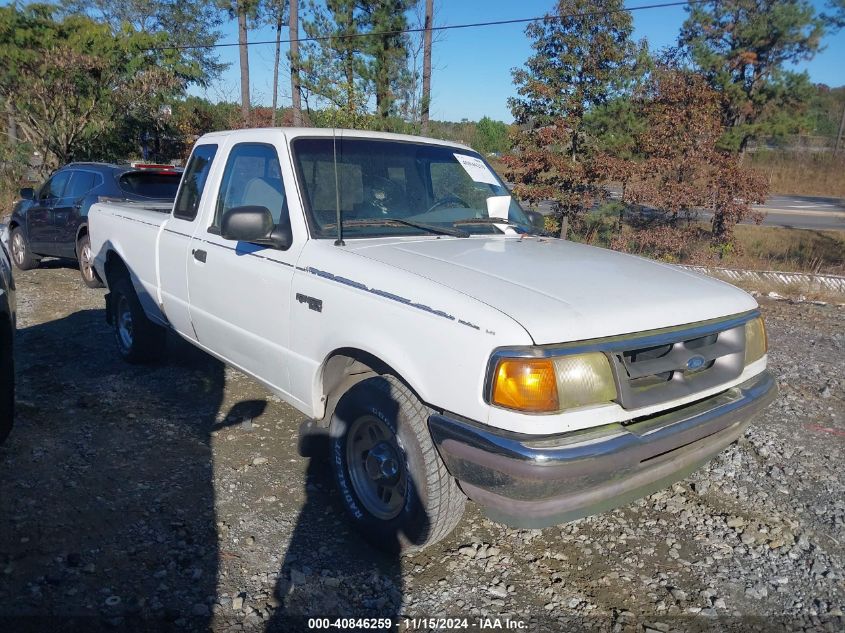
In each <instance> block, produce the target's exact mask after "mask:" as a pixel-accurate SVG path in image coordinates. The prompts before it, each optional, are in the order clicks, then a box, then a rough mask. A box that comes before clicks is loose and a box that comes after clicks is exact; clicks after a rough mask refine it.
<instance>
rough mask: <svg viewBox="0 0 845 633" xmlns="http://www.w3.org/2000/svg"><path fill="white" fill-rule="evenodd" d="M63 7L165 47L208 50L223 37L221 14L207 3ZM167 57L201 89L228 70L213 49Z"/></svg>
mask: <svg viewBox="0 0 845 633" xmlns="http://www.w3.org/2000/svg"><path fill="white" fill-rule="evenodd" d="M63 6H64V9H65V11H66V12H68V13H77V14H79V15H87V16H88V17H90V18H92V19H94V20H97V21H100V22H106V23H107V24H109V25H110V26H111V29H112V31H113V32H114V33H119V32H121V31H122V30H124V29H130V30H132V31H136V32H139V33H148V34H151V35H161V36H162V37H161V43H162V44H164V43H168V44H172V45H175V46H196V47H205V46H209V45H211V44H214V43H216V42H217V40H218V39H219V37H220V33H219V31H218V30H217V29H218V27H219V26H220V24H221V22H222V14H221V12H220V11H219V10H218V8H217V6H216V5H215V4H214V3H213V2H207V1H206V0H64V3H63ZM166 54H167V56H168V57H169V60H168V63H169V65H170V67H171V69H172V70H173V71H174V72H175V73H176V74H177V75H178V76H180V77H181V78H183V79H185V80H187V81H189V82H192V83H196V84H198V85H201V86H207V85H208V84H209V83H211V82H212V81H214V79H216V78H217V77H219V76H220V73H221V72H222V71H223V70H225V69H226V67H227V64H223V63H221V62H220V59H219V56H218V55H217V52H216V49H214V48H185V49H171V50H169V51H166Z"/></svg>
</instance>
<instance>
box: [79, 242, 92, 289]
mask: <svg viewBox="0 0 845 633" xmlns="http://www.w3.org/2000/svg"><path fill="white" fill-rule="evenodd" d="M79 267H80V269H81V270H82V276H83V277H85V279H87V280H89V281H90V280H92V279H93V278H94V268H93V267H92V266H91V244H90V243H88V242H86V243H85V244H83V246H82V250H81V251H80V252H79Z"/></svg>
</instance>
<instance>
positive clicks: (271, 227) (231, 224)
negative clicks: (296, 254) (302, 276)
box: [220, 206, 293, 251]
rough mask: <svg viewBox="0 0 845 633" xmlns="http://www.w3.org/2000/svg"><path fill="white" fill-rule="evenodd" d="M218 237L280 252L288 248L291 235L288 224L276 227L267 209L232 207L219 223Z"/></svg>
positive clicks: (291, 240)
mask: <svg viewBox="0 0 845 633" xmlns="http://www.w3.org/2000/svg"><path fill="white" fill-rule="evenodd" d="M220 235H221V236H222V237H223V239H224V240H234V241H237V242H251V243H253V244H260V245H262V246H269V247H270V248H276V249H279V250H281V251H284V250H287V249H289V248H290V245H291V243H292V242H293V234H292V233H291V230H290V224H285V225H277V224H275V223H274V222H273V216H272V215H271V214H270V210H269V209H268V208H267V207H258V206H244V207H233V208H231V209H229V210H228V211H227V212H226V215H224V216H223V219H222V220H221V222H220Z"/></svg>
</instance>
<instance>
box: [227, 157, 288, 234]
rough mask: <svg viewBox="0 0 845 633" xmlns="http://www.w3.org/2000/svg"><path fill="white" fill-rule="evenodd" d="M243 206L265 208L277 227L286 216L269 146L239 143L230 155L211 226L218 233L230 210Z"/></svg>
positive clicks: (282, 190)
mask: <svg viewBox="0 0 845 633" xmlns="http://www.w3.org/2000/svg"><path fill="white" fill-rule="evenodd" d="M244 206H257V207H266V208H267V209H269V210H270V214H271V215H272V216H273V222H274V223H276V224H279V222H280V221H281V219H282V217H283V216H287V205H286V204H285V188H284V185H283V184H282V169H281V165H280V164H279V155H278V153H277V152H276V148H275V147H273V146H272V145H265V144H263V143H239V144H237V145H235V146H234V147H233V148H232V151H231V152H229V158H228V159H227V160H226V168H225V169H224V170H223V180H222V182H221V183H220V195H219V196H218V198H217V207H216V209H215V212H214V223H213V225H212V226H213V227H214V228H218V229H219V228H220V222H221V220H222V218H223V216H224V215H225V214H226V212H227V211H229V209H232V208H234V207H244Z"/></svg>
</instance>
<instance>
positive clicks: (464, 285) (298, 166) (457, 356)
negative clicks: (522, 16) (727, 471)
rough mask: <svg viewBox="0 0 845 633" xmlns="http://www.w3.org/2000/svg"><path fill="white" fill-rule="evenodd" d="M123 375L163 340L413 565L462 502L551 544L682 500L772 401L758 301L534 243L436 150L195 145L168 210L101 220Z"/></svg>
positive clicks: (600, 255) (232, 139) (470, 164)
mask: <svg viewBox="0 0 845 633" xmlns="http://www.w3.org/2000/svg"><path fill="white" fill-rule="evenodd" d="M90 235H91V244H92V248H93V252H94V253H95V267H96V271H97V273H98V275H99V276H100V277H101V278H102V280H103V281H104V282H105V283H106V284H107V285H108V288H109V294H108V295H107V315H108V319H109V321H110V323H111V324H112V325H113V327H114V332H115V338H116V341H117V345H118V349H119V350H120V353H121V354H122V355H123V356H124V357H125V358H126V360H128V361H130V362H143V361H149V360H152V359H153V358H154V357H155V356H157V355H158V354H159V353H160V352H161V350H162V348H163V345H164V340H165V333H166V330H168V329H170V330H173V331H175V332H176V333H177V334H179V335H180V336H182V337H184V338H185V339H187V340H188V341H190V342H191V343H193V344H195V345H196V346H198V347H200V348H202V349H204V350H206V351H207V352H208V353H210V354H212V355H213V356H216V357H217V358H219V359H221V360H223V361H224V362H226V363H228V364H230V365H232V366H234V367H237V368H238V369H240V370H241V371H243V372H245V373H247V374H249V375H251V376H253V377H254V378H255V379H256V380H258V381H260V382H261V383H263V384H264V385H266V387H267V388H268V389H269V390H270V391H271V392H273V393H275V394H276V395H278V396H279V397H281V398H283V399H284V400H285V401H286V402H288V403H290V404H291V405H293V406H294V407H296V408H297V409H298V410H300V411H301V412H302V413H303V414H304V415H305V416H307V417H308V418H309V419H310V420H313V425H314V426H315V427H317V428H320V429H324V430H325V432H326V434H327V436H328V442H329V446H330V454H331V461H332V463H333V466H334V471H335V475H336V481H337V484H338V487H339V490H340V492H341V494H340V497H341V498H342V500H343V503H344V505H345V506H346V509H347V510H348V512H349V514H350V516H351V517H352V519H353V521H354V522H355V523H356V524H357V525H358V526H359V527H360V528H361V529H362V532H363V533H364V534H366V535H367V536H369V537H370V538H372V539H373V540H374V541H376V542H380V543H381V544H389V543H393V544H397V543H398V545H397V546H399V547H405V548H419V547H423V546H425V545H428V544H430V543H433V542H435V541H437V540H439V539H441V538H443V537H444V536H445V535H447V534H448V533H449V532H450V531H451V530H452V528H453V527H454V526H455V525H456V524H457V522H458V521H459V519H460V517H461V514H462V512H463V509H464V504H465V501H466V498H467V497H468V498H469V499H471V500H472V501H474V502H476V503H478V504H480V505H481V506H482V507H483V508H484V509H485V511H486V512H487V513H488V515H489V516H491V517H492V518H494V519H495V520H499V521H502V522H504V523H508V524H511V525H516V526H529V527H539V526H543V525H550V524H554V523H558V522H563V521H568V520H571V519H574V518H577V517H581V516H585V515H587V514H592V513H595V512H600V511H604V510H606V509H609V508H612V507H616V506H618V505H620V504H624V503H627V502H629V501H630V500H632V499H635V498H637V497H640V496H643V495H645V494H648V493H650V492H652V491H654V490H657V489H659V488H661V487H664V486H666V485H668V484H669V483H671V482H673V481H675V480H677V479H680V478H682V477H683V476H685V475H686V474H687V473H689V472H691V471H692V470H693V469H695V468H696V467H698V466H699V465H701V464H703V463H704V462H706V461H707V460H708V459H710V458H711V457H713V456H714V455H715V454H717V453H718V452H719V451H721V450H722V449H723V448H724V447H725V446H727V445H728V444H730V443H731V442H733V441H734V440H735V439H736V438H737V437H739V436H740V435H741V434H742V432H743V430H744V429H745V427H746V425H747V424H748V423H749V421H750V419H751V417H752V416H753V415H754V414H755V413H757V412H759V411H760V410H761V409H762V408H763V407H764V406H765V405H767V404H768V403H769V402H770V401H771V400H772V399H773V398H774V397H775V393H776V387H775V383H774V381H773V379H772V377H771V376H770V375H769V373H768V372H767V371H766V345H767V342H766V332H765V328H764V325H763V321H762V319H761V317H760V313H759V311H758V306H757V304H756V302H755V301H754V299H753V298H752V297H750V296H749V295H748V294H746V293H744V292H742V291H740V290H738V289H736V288H734V287H733V286H730V285H728V284H725V283H722V282H719V281H716V280H713V279H710V278H706V277H703V276H700V275H696V274H692V273H689V272H685V271H683V270H680V269H677V268H674V267H672V266H668V265H664V264H661V263H657V262H654V261H649V260H646V259H642V258H639V257H633V256H630V255H625V254H622V253H618V252H613V251H609V250H604V249H600V248H594V247H590V246H585V245H582V244H577V243H574V242H569V241H563V240H558V239H551V238H547V237H543V236H542V235H540V234H538V233H537V232H536V231H535V230H534V229H533V228H532V226H531V223H530V222H529V220H528V217H527V216H526V213H525V212H524V211H523V210H522V209H521V208H520V206H519V205H518V204H517V203H516V202H515V201H514V200H513V199H512V198H511V197H510V195H509V193H508V190H507V189H506V187H505V186H504V184H503V183H502V181H501V180H500V179H499V178H498V176H496V174H495V173H494V172H493V171H492V170H491V169H490V167H489V165H487V163H486V162H485V161H484V159H483V158H482V157H481V156H479V154H477V153H476V152H474V151H473V150H472V149H470V148H468V147H464V146H461V145H456V144H453V143H447V142H443V141H437V140H433V139H426V138H417V137H411V136H399V135H393V134H380V133H373V132H358V131H349V130H331V129H328V130H325V129H278V128H277V129H261V130H258V129H256V130H238V131H232V132H219V133H213V134H208V135H205V136H203V137H202V138H200V139H199V141H198V142H197V144H196V146H195V147H194V149H193V153H192V155H191V158H190V160H189V161H188V164H187V167H186V170H185V172H184V175H183V178H182V183H181V185H180V188H179V193H178V195H177V198H176V201H175V204H174V207H173V208H172V209H169V208H167V209H162V208H159V209H150V208H143V207H139V206H137V205H134V204H128V203H124V204H121V203H101V204H97V205H96V206H94V207H93V208H92V210H91V212H90Z"/></svg>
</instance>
